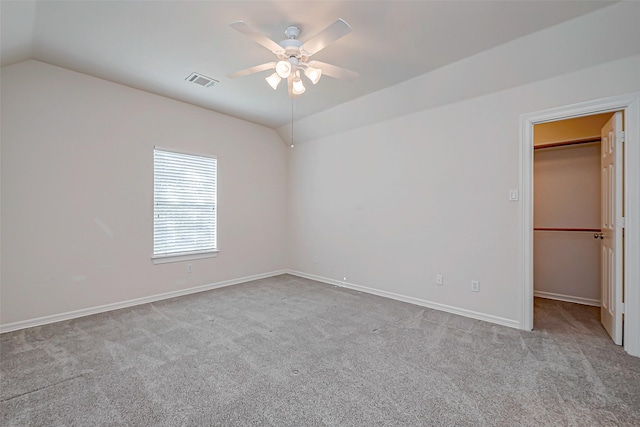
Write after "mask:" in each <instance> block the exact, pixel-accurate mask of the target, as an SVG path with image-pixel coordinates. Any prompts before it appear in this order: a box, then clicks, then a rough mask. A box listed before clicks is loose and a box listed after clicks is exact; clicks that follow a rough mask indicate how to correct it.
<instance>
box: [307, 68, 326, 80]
mask: <svg viewBox="0 0 640 427" xmlns="http://www.w3.org/2000/svg"><path fill="white" fill-rule="evenodd" d="M304 75H305V76H307V77H308V78H309V80H311V83H313V84H316V83H318V80H320V76H322V70H321V69H320V68H313V67H307V69H306V70H304Z"/></svg>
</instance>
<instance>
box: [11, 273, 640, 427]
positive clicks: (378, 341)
mask: <svg viewBox="0 0 640 427" xmlns="http://www.w3.org/2000/svg"><path fill="white" fill-rule="evenodd" d="M535 304H536V312H535V317H536V325H535V326H536V330H535V331H534V332H523V331H518V330H515V329H511V328H506V327H502V326H497V325H493V324H489V323H485V322H481V321H476V320H471V319H467V318H463V317H459V316H455V315H451V314H447V313H444V312H439V311H435V310H429V309H425V308H422V307H419V306H414V305H410V304H405V303H402V302H397V301H393V300H388V299H384V298H379V297H376V296H372V295H367V294H362V293H358V292H354V291H351V290H347V289H342V288H336V287H333V286H329V285H325V284H320V283H317V282H312V281H310V280H305V279H301V278H297V277H294V276H289V275H283V276H278V277H274V278H270V279H264V280H259V281H255V282H251V283H246V284H242V285H236V286H231V287H228V288H223V289H218V290H215V291H209V292H204V293H199V294H195V295H190V296H186V297H182V298H175V299H172V300H165V301H162V302H157V303H153V304H146V305H142V306H138V307H133V308H129V309H123V310H118V311H113V312H109V313H103V314H99V315H94V316H88V317H84V318H81V319H76V320H71V321H66V322H60V323H56V324H52V325H47V326H41V327H36V328H31V329H27V330H22V331H16V332H11V333H6V334H3V335H2V336H1V339H2V341H1V346H0V355H1V362H0V368H1V369H0V371H1V374H2V377H1V382H0V385H1V386H2V389H1V400H2V402H1V414H0V415H1V417H0V424H1V425H3V426H94V425H109V426H214V425H215V426H236V425H239V426H244V425H255V426H270V425H273V426H324V425H329V426H376V425H378V426H444V425H450V426H482V425H500V426H518V425H535V426H552V425H554V426H555V425H562V426H625V425H627V426H632V425H634V426H638V425H640V359H639V358H634V357H630V356H628V355H627V354H626V353H625V352H624V351H623V350H622V348H620V347H617V346H615V345H614V344H613V343H612V342H611V341H610V340H609V338H608V336H607V335H606V332H605V331H604V329H603V328H602V327H601V326H600V324H599V322H598V309H596V308H592V307H586V306H578V305H574V304H569V303H561V302H556V301H549V300H536V303H535Z"/></svg>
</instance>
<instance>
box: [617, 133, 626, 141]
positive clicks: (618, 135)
mask: <svg viewBox="0 0 640 427" xmlns="http://www.w3.org/2000/svg"><path fill="white" fill-rule="evenodd" d="M616 139H617V140H618V142H624V131H620V132H618V133H617V134H616Z"/></svg>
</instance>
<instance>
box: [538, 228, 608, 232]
mask: <svg viewBox="0 0 640 427" xmlns="http://www.w3.org/2000/svg"><path fill="white" fill-rule="evenodd" d="M533 230H534V231H588V232H591V233H600V232H602V230H601V229H599V228H555V227H534V229H533Z"/></svg>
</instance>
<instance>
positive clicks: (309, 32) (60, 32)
mask: <svg viewBox="0 0 640 427" xmlns="http://www.w3.org/2000/svg"><path fill="white" fill-rule="evenodd" d="M610 4H612V2H610V1H593V2H592V1H589V2H586V1H553V2H547V1H517V2H516V1H395V0H394V1H197V2H196V1H171V2H169V1H167V2H160V1H158V2H155V1H154V2H151V1H37V2H33V1H6V0H3V1H2V2H1V3H0V5H1V6H0V8H1V9H0V16H1V27H0V31H1V34H0V35H1V39H0V40H1V45H0V59H1V63H2V65H3V66H5V65H8V64H12V63H15V62H19V61H22V60H26V59H37V60H39V61H43V62H46V63H49V64H53V65H57V66H60V67H64V68H67V69H70V70H74V71H78V72H81V73H85V74H89V75H92V76H96V77H100V78H103V79H106V80H110V81H113V82H116V83H120V84H123V85H127V86H130V87H133V88H138V89H141V90H145V91H148V92H152V93H156V94H159V95H162V96H167V97H170V98H174V99H177V100H180V101H184V102H187V103H191V104H194V105H198V106H201V107H204V108H207V109H211V110H214V111H218V112H221V113H224V114H228V115H231V116H235V117H239V118H242V119H246V120H249V121H252V122H255V123H259V124H262V125H265V126H269V127H272V128H277V127H279V126H282V125H283V124H285V123H287V122H289V121H291V115H292V102H291V100H290V99H289V97H288V95H287V91H286V88H284V87H282V86H284V85H281V86H280V87H279V88H278V90H276V91H274V90H273V89H271V87H270V86H269V85H268V84H267V83H266V82H265V80H264V78H265V77H266V76H268V75H269V74H270V73H271V72H270V71H265V72H261V73H256V74H252V75H249V76H246V77H241V78H236V79H230V78H228V77H227V75H228V74H230V73H232V72H234V71H237V70H239V69H243V68H247V67H250V66H252V65H256V64H261V63H265V62H270V61H272V60H273V59H274V55H273V54H272V53H271V52H269V51H268V50H267V49H265V48H264V47H262V46H260V45H259V44H257V43H255V42H254V41H252V40H250V39H249V38H247V37H245V36H243V35H242V34H240V33H239V32H237V31H235V30H234V29H232V28H231V27H230V26H229V24H230V23H231V22H234V21H238V20H243V21H245V22H246V23H248V24H249V25H251V26H252V27H254V28H255V29H257V30H258V31H260V32H262V33H263V34H265V35H266V36H267V37H269V38H271V39H272V40H275V41H280V40H282V39H284V38H285V36H284V29H285V28H286V27H287V26H288V25H292V24H294V25H297V26H299V27H300V28H301V30H302V32H301V34H300V39H301V40H302V41H305V40H307V39H308V38H309V37H311V36H313V35H315V34H316V33H318V32H320V31H321V30H322V29H323V28H325V27H326V26H327V25H329V24H331V23H332V22H334V21H335V20H336V19H338V18H342V19H344V20H345V21H347V22H348V23H349V24H350V25H351V27H352V29H353V31H352V32H351V33H350V34H348V35H346V36H344V37H342V38H341V39H339V40H337V41H336V42H335V43H332V44H331V45H329V46H328V47H326V48H325V49H323V50H321V51H320V52H318V53H317V54H316V55H315V56H314V58H315V59H317V60H319V61H323V62H328V63H331V64H335V65H339V66H342V67H345V68H348V69H351V70H355V71H357V72H358V73H359V74H360V76H359V78H357V79H356V80H354V81H343V80H336V79H333V78H331V77H329V76H323V77H322V79H321V80H320V82H318V84H317V85H312V84H310V83H308V84H306V86H307V90H306V92H305V93H304V94H303V95H302V96H301V97H300V98H297V99H296V100H295V104H294V105H295V116H296V119H299V118H304V117H307V116H310V115H313V114H315V113H318V112H320V111H323V110H326V109H328V108H331V107H334V106H337V105H339V104H342V103H345V102H347V101H350V100H353V99H356V98H359V97H361V96H364V95H367V94H370V93H373V92H376V91H379V90H381V89H384V88H387V87H389V86H393V85H396V84H398V83H401V82H404V81H406V80H408V79H411V78H413V77H416V76H419V75H421V74H425V73H428V72H429V71H432V70H435V69H437V68H440V67H442V66H445V65H447V64H450V63H453V62H455V61H458V60H460V59H463V58H466V57H469V56H472V55H475V54H477V53H479V52H482V51H485V50H487V49H490V48H492V47H495V46H498V45H501V44H504V43H506V42H508V41H510V40H514V39H516V38H519V37H522V36H525V35H527V34H530V33H533V32H536V31H539V30H541V29H544V28H548V27H550V26H553V25H556V24H559V23H562V22H564V21H567V20H570V19H573V18H576V17H578V16H580V15H583V14H586V13H589V12H592V11H594V10H597V9H599V8H602V7H605V6H608V5H610ZM192 72H198V73H201V74H204V75H206V76H209V77H212V78H214V79H216V80H218V81H219V83H217V84H215V85H214V86H213V87H209V88H204V87H201V86H197V85H194V84H192V83H189V82H187V81H186V80H185V79H186V78H187V76H188V75H189V74H190V73H192Z"/></svg>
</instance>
